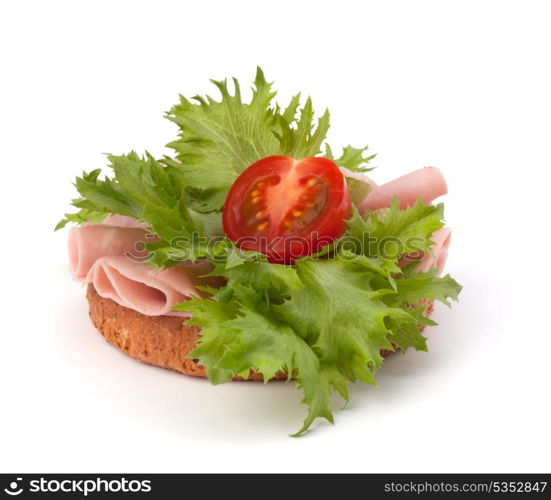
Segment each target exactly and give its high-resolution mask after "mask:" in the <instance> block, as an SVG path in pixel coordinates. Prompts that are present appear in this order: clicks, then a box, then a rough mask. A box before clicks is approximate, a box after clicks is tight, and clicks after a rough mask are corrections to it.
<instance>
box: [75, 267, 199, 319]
mask: <svg viewBox="0 0 551 500" xmlns="http://www.w3.org/2000/svg"><path fill="white" fill-rule="evenodd" d="M206 269H207V267H205V266H204V263H201V264H199V265H197V266H196V265H193V264H189V263H182V264H179V265H177V266H175V267H171V268H169V269H164V270H162V271H159V270H156V269H152V268H151V267H149V266H148V265H147V264H146V263H145V262H136V261H132V260H130V259H128V258H127V257H124V256H108V257H102V258H100V259H98V260H97V261H96V262H95V264H94V266H93V267H92V269H91V270H90V272H89V273H88V276H87V279H86V281H87V282H92V283H93V285H94V288H95V289H96V291H97V292H98V294H99V295H101V296H102V297H107V298H109V299H111V300H113V301H115V302H116V303H117V304H120V305H121V306H124V307H128V308H130V309H133V310H135V311H138V312H139V313H142V314H145V315H147V316H160V315H167V316H182V317H189V313H185V312H178V311H172V307H173V306H174V305H176V304H178V303H179V302H183V301H186V300H189V298H190V297H191V295H196V296H203V293H202V292H201V291H200V290H198V289H197V288H196V286H197V285H205V284H207V282H208V279H207V280H205V279H204V278H200V277H199V275H200V274H202V273H203V272H204V271H205V270H206Z"/></svg>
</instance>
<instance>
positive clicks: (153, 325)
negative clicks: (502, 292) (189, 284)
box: [86, 284, 432, 381]
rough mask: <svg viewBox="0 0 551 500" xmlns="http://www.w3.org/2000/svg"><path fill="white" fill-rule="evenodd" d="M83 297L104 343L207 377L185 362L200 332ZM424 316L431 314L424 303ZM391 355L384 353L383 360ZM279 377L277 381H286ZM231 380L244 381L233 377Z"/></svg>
mask: <svg viewBox="0 0 551 500" xmlns="http://www.w3.org/2000/svg"><path fill="white" fill-rule="evenodd" d="M86 297H87V299H88V302H89V304H90V312H89V314H90V318H91V320H92V323H93V324H94V326H95V327H96V328H97V329H98V331H99V332H100V333H101V334H102V335H103V337H104V338H105V340H107V342H109V343H110V344H112V345H114V346H115V347H116V348H117V349H120V350H121V351H122V352H124V353H126V354H128V355H129V356H131V357H133V358H135V359H137V360H139V361H142V362H144V363H148V364H151V365H155V366H161V367H163V368H169V369H170V370H174V371H176V372H179V373H184V374H186V375H191V376H192V377H206V376H207V375H206V370H205V367H204V366H202V365H200V364H199V363H198V362H197V360H194V359H191V358H188V357H187V356H188V354H189V353H190V352H191V351H192V350H193V349H194V348H195V346H196V342H197V339H198V338H199V337H200V334H199V332H200V330H201V328H200V327H198V326H191V325H188V324H187V323H186V322H185V321H182V318H180V317H177V316H145V315H144V314H141V313H139V312H137V311H134V310H132V309H128V308H127V307H123V306H120V305H119V304H117V303H116V302H114V301H113V300H111V299H107V298H104V297H101V296H100V295H99V294H98V293H97V292H96V289H95V288H94V286H93V285H92V284H89V285H88V290H87V293H86ZM427 305H428V306H429V307H427V310H426V311H425V315H426V316H428V315H429V314H430V313H431V312H432V303H430V302H428V301H427ZM392 352H394V351H390V350H384V351H381V353H382V354H383V355H384V356H387V355H388V354H391V353H392ZM286 378H287V375H286V374H285V373H278V374H277V375H276V377H275V379H277V380H282V379H286ZM234 380H243V378H241V377H234ZM246 380H258V381H261V380H263V377H262V375H261V374H259V373H254V372H251V373H250V375H249V377H248V378H247V379H246Z"/></svg>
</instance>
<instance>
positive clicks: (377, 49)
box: [0, 0, 551, 472]
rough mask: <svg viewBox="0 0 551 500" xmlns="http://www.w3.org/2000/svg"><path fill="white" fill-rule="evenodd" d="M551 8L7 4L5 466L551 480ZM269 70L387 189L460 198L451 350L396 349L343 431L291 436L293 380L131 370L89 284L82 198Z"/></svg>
mask: <svg viewBox="0 0 551 500" xmlns="http://www.w3.org/2000/svg"><path fill="white" fill-rule="evenodd" d="M550 14H551V12H550V11H549V3H548V2H544V1H542V2H537V1H518V2H507V1H499V2H489V1H476V2H466V1H461V2H441V1H434V2H429V1H415V2H409V1H404V2H395V1H388V2H357V1H355V2H352V1H343V0H341V1H339V2H335V1H328V2H325V1H320V0H317V1H315V2H306V1H301V2H299V1H296V0H294V1H291V2H286V1H282V0H278V1H274V2H258V1H255V2H253V1H251V2H245V1H231V2H208V1H201V2H197V1H195V2H182V1H179V2H164V1H155V2H136V1H132V2H111V1H109V2H100V1H94V2H59V1H51V2H26V1H19V2H15V1H14V2H9V1H7V2H2V6H1V7H0V47H1V49H0V50H1V52H0V57H1V77H0V85H1V93H0V143H1V149H0V151H1V155H0V161H1V174H0V186H1V189H0V203H1V213H2V239H1V250H0V251H1V257H2V260H1V266H2V268H1V269H2V272H1V287H0V294H1V296H2V298H1V302H0V304H1V311H2V316H1V323H0V331H1V338H2V341H1V344H0V348H1V353H2V354H1V356H0V384H1V405H2V410H1V412H0V471H2V472H15V471H22V472H29V471H35V472H54V471H55V472H70V471H73V472H77V471H80V472H100V471H102V472H107V471H113V472H122V471H124V472H140V471H143V472H152V471H157V472H168V471H173V472H188V471H203V472H206V471H226V472H228V471H265V472H270V471H276V472H283V471H295V472H306V471H311V472H323V471H332V472H336V471H342V472H344V471H361V472H378V471H384V472H397V471H401V472H412V471H413V472H423V471H438V472H443V471H448V472H467V471H476V472H483V471H486V472H492V471H495V472H497V471H525V472H527V471H532V472H542V471H547V472H549V471H550V469H551V463H550V459H549V448H550V445H551V440H550V437H549V421H550V419H551V411H550V401H549V400H550V397H549V394H550V391H549V383H550V370H549V367H550V365H551V363H550V361H549V359H550V352H551V327H550V324H551V320H550V313H551V302H550V292H549V286H550V285H549V283H550V278H551V276H550V273H549V256H548V252H549V242H550V238H549V228H550V224H549V220H548V215H549V198H550V175H549V171H550V168H551V147H550V139H551V73H550V65H549V62H550V60H549V51H550V48H551V30H550V29H549V20H550ZM257 64H260V65H262V66H263V67H264V69H265V71H266V74H267V77H268V78H269V79H271V80H276V83H277V88H278V89H280V94H281V96H282V97H283V98H285V99H287V97H288V96H290V95H291V93H292V92H295V91H297V90H302V91H303V92H304V93H305V94H309V95H311V96H312V97H313V98H314V102H315V104H317V107H318V109H319V110H320V111H321V110H323V108H324V107H326V106H327V107H329V108H330V109H331V111H332V122H333V128H332V130H331V132H330V139H331V143H332V144H333V146H334V147H337V146H343V145H346V144H348V143H352V144H354V145H362V144H364V143H365V142H368V143H369V144H370V146H371V147H372V149H373V151H375V152H377V153H379V155H378V157H377V159H376V164H377V166H378V167H379V168H378V169H377V170H376V171H375V172H374V173H373V177H374V178H375V179H376V180H377V181H379V182H384V181H386V180H390V179H392V178H394V177H396V176H398V175H401V174H404V173H406V172H408V171H411V170H414V169H417V168H420V167H422V166H426V165H436V166H438V167H440V168H441V169H442V170H443V172H444V174H445V176H446V178H447V180H448V183H449V187H450V193H449V195H448V196H447V199H446V209H447V219H448V222H449V224H450V225H451V226H452V227H453V230H454V237H453V238H454V240H453V243H452V249H451V255H450V259H449V261H448V264H449V266H448V269H449V271H450V272H451V273H452V274H453V275H454V276H455V277H456V278H457V279H458V280H459V281H460V282H461V283H462V284H463V285H464V287H465V289H464V292H463V294H462V296H461V302H460V303H459V304H457V305H456V306H454V308H453V309H452V310H448V309H446V308H445V307H438V309H437V310H436V312H435V314H434V318H435V319H436V320H438V321H439V322H440V326H438V327H434V328H432V329H431V330H430V332H429V333H430V343H429V347H430V353H429V354H426V353H413V352H410V353H408V354H407V355H405V356H402V355H395V356H393V357H392V358H391V359H389V360H388V362H387V363H385V366H384V367H383V369H382V371H381V372H380V374H379V376H378V386H377V387H363V386H355V387H353V389H352V403H351V405H350V407H349V408H348V409H347V410H345V411H341V412H337V413H336V422H337V423H336V425H335V426H334V427H333V426H330V425H328V424H324V423H323V422H320V423H319V424H317V425H316V426H315V428H314V430H313V431H312V432H310V433H308V434H307V435H306V436H304V437H302V438H299V439H293V438H290V437H288V436H287V434H288V433H290V432H292V431H295V430H296V429H297V428H298V426H299V424H300V422H301V420H302V418H303V416H304V407H303V406H302V405H300V404H299V393H298V392H297V391H295V390H294V389H293V387H292V386H291V385H284V384H269V385H268V386H262V385H260V384H252V383H250V384H239V383H234V384H229V385H225V386H218V387H212V386H210V385H209V384H208V383H207V382H206V381H202V380H195V379H190V378H186V377H184V376H181V375H177V374H173V373H171V372H168V371H165V370H161V369H157V368H154V367H150V366H146V365H143V364H140V363H138V362H135V361H133V360H132V359H130V358H127V357H125V356H124V355H123V354H121V353H119V352H118V351H117V350H115V349H114V348H112V347H111V346H109V345H108V344H107V343H106V342H105V341H104V340H103V339H102V338H101V336H100V335H98V334H97V333H96V332H95V330H94V328H93V327H92V325H91V324H90V322H89V320H88V317H87V304H86V300H85V298H84V290H82V289H81V288H80V286H79V285H78V284H75V283H73V282H72V281H71V279H70V277H69V274H68V271H67V258H66V250H65V243H66V236H67V232H66V231H61V232H58V233H55V234H54V233H53V232H52V229H53V226H54V225H55V223H56V222H57V221H58V220H59V219H60V217H61V214H62V213H63V212H65V211H68V210H69V200H70V198H71V197H73V196H74V195H75V193H74V191H73V188H72V186H71V181H72V180H73V178H74V177H75V175H77V174H79V173H81V172H82V171H83V170H90V169H93V168H96V167H103V166H104V165H105V158H104V156H102V153H105V152H113V153H123V152H127V151H129V150H130V149H132V148H135V149H138V150H140V151H143V150H144V149H146V148H147V149H148V150H149V151H151V152H152V153H153V154H156V155H159V154H161V153H163V152H166V151H167V150H165V149H164V144H166V143H167V142H169V141H170V140H171V139H172V138H174V137H175V135H176V129H175V127H174V126H173V125H172V124H171V123H169V122H168V121H167V120H165V119H163V117H162V115H163V112H164V111H166V110H167V109H169V107H170V106H171V104H172V103H174V102H176V99H177V95H178V93H179V92H181V93H184V94H186V95H193V94H195V93H197V92H200V93H204V92H212V91H213V87H212V86H211V85H210V84H209V83H208V78H222V77H224V76H237V77H239V78H240V79H241V80H242V81H244V82H247V81H251V80H252V78H253V77H254V70H255V66H256V65H257Z"/></svg>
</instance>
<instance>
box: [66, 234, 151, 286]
mask: <svg viewBox="0 0 551 500" xmlns="http://www.w3.org/2000/svg"><path fill="white" fill-rule="evenodd" d="M145 235H146V231H144V230H143V229H139V228H135V227H124V228H122V227H116V226H110V225H106V224H90V225H84V226H80V227H75V228H72V229H71V231H70V232H69V266H70V269H71V274H72V275H73V277H74V278H75V279H76V280H83V279H84V278H85V277H86V275H87V274H88V272H89V271H90V269H91V268H92V266H93V265H94V263H95V262H96V260H98V259H99V258H101V257H106V256H120V255H131V256H132V257H133V258H135V259H143V258H145V257H147V252H145V251H144V250H143V249H142V247H143V245H141V244H140V242H146V241H148V242H149V241H152V240H151V239H149V238H148V239H146V236H145Z"/></svg>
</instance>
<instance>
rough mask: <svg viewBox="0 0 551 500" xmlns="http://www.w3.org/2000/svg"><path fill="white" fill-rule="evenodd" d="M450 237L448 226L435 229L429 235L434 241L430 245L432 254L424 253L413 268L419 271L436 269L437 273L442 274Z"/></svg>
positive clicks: (450, 232)
mask: <svg viewBox="0 0 551 500" xmlns="http://www.w3.org/2000/svg"><path fill="white" fill-rule="evenodd" d="M451 237H452V231H451V229H450V228H449V227H443V228H442V229H439V230H438V231H435V232H434V234H433V235H432V236H431V238H430V239H431V241H433V242H434V244H433V245H431V247H430V248H431V250H432V255H429V254H425V255H423V257H422V258H421V260H420V261H419V264H417V267H416V268H415V270H416V271H419V272H427V271H428V270H429V269H434V268H436V269H438V271H439V272H438V274H439V275H440V274H442V271H443V270H444V266H445V265H446V260H447V258H448V248H449V246H450V242H451Z"/></svg>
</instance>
